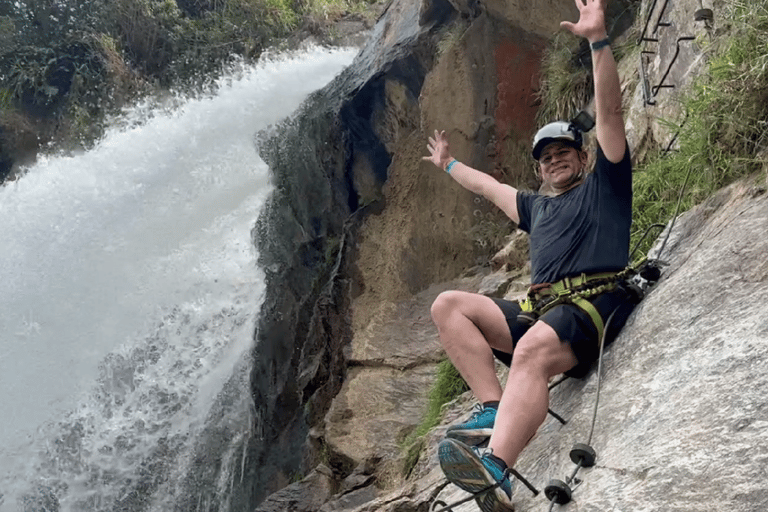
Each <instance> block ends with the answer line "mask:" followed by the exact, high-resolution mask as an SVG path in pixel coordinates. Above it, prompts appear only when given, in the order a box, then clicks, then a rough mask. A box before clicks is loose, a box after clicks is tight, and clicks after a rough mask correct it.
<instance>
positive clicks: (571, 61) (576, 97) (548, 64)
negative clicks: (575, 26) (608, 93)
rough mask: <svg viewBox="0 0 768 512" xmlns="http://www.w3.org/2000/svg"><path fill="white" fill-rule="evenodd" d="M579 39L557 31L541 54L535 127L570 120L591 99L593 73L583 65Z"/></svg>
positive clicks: (582, 52)
mask: <svg viewBox="0 0 768 512" xmlns="http://www.w3.org/2000/svg"><path fill="white" fill-rule="evenodd" d="M585 48H586V47H585V46H584V45H583V44H582V41H581V39H580V38H577V37H576V36H574V35H573V34H571V33H570V32H568V31H560V32H558V33H557V34H556V35H555V37H554V38H553V39H552V41H551V42H550V44H549V46H548V47H547V49H546V50H545V52H544V58H543V59H542V63H541V89H540V90H539V94H538V96H539V99H540V101H541V105H540V106H539V110H538V111H537V113H536V124H537V126H543V125H545V124H546V123H549V122H551V121H553V120H555V119H571V118H572V117H573V116H574V114H576V112H578V111H579V110H581V109H583V108H584V106H585V105H587V104H588V103H589V100H590V99H591V98H592V88H593V86H592V70H591V68H589V67H588V66H587V65H586V64H587V62H585V58H584V52H585Z"/></svg>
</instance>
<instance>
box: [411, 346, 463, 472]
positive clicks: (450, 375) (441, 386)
mask: <svg viewBox="0 0 768 512" xmlns="http://www.w3.org/2000/svg"><path fill="white" fill-rule="evenodd" d="M466 391H469V386H467V383H466V382H464V379H463V378H462V377H461V375H460V374H459V371H458V370H457V369H456V367H455V366H453V364H452V363H451V361H450V360H448V359H443V360H442V361H441V362H440V364H439V365H438V367H437V377H436V378H435V383H434V384H433V385H432V388H431V389H430V391H429V405H428V407H427V412H426V414H425V415H424V419H423V420H422V421H421V424H420V425H419V426H418V427H416V429H415V430H414V431H413V432H411V434H410V435H408V437H406V438H405V440H404V441H403V442H402V446H403V448H404V450H405V452H406V458H405V463H404V467H403V475H404V476H406V477H407V476H408V475H409V474H410V473H411V471H412V470H413V468H414V467H415V465H416V463H417V462H418V461H419V456H420V454H421V451H422V449H423V448H424V446H425V440H424V436H425V435H426V434H427V433H428V432H429V431H430V430H432V429H433V428H434V427H436V426H437V425H438V424H439V423H440V419H441V418H442V416H443V406H444V405H445V404H447V403H448V402H450V401H451V400H453V399H455V398H456V397H458V396H459V395H461V394H462V393H464V392H466Z"/></svg>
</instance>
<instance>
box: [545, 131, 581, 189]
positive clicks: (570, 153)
mask: <svg viewBox="0 0 768 512" xmlns="http://www.w3.org/2000/svg"><path fill="white" fill-rule="evenodd" d="M585 164H586V155H585V154H584V152H583V151H579V150H577V149H576V148H574V147H571V146H569V145H568V144H566V143H564V142H552V143H550V144H547V145H546V146H544V149H543V150H542V151H541V157H540V158H539V167H540V168H541V178H542V179H543V180H544V181H545V182H546V183H548V184H549V185H551V186H552V188H553V189H555V190H556V191H559V190H567V189H568V188H570V187H572V186H573V185H574V184H575V183H577V182H578V180H579V179H580V174H581V170H582V168H583V167H584V165H585Z"/></svg>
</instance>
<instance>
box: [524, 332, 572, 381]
mask: <svg viewBox="0 0 768 512" xmlns="http://www.w3.org/2000/svg"><path fill="white" fill-rule="evenodd" d="M577 362H578V360H577V359H576V355H575V354H574V353H573V350H571V347H570V345H569V344H568V343H566V342H563V341H561V340H560V338H559V337H558V335H557V333H556V332H555V330H554V329H552V327H550V326H549V325H547V324H545V323H543V322H537V323H536V325H534V326H533V327H532V328H531V329H530V330H529V331H528V332H527V333H526V334H525V336H523V337H522V338H521V339H520V341H519V342H518V343H517V346H516V347H515V352H514V356H513V357H512V365H513V366H517V367H518V368H526V369H531V370H538V371H544V372H546V373H547V374H549V375H557V374H558V373H563V372H565V371H568V370H570V369H571V368H572V367H573V366H575V365H576V363H577Z"/></svg>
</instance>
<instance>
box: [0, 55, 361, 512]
mask: <svg viewBox="0 0 768 512" xmlns="http://www.w3.org/2000/svg"><path fill="white" fill-rule="evenodd" d="M354 53H355V52H354V51H353V50H351V49H343V50H324V49H319V48H312V49H309V50H306V51H303V52H301V53H299V54H292V55H284V56H272V57H270V58H265V59H263V60H262V62H260V63H259V64H258V65H256V66H252V67H246V66H240V67H238V68H237V69H233V70H232V71H231V72H230V73H228V74H227V76H225V77H224V78H222V79H221V80H219V81H218V83H217V87H215V91H216V92H215V93H213V94H210V95H207V96H204V97H195V98H185V97H181V96H173V97H172V99H171V100H170V101H164V102H162V103H161V102H159V101H155V102H154V103H152V104H150V103H146V104H142V105H137V106H135V107H134V108H132V109H130V110H129V111H127V112H126V113H125V115H123V116H120V118H119V119H118V120H116V121H115V122H114V123H113V126H112V127H111V128H110V129H109V130H108V131H107V133H106V135H105V136H104V137H103V138H102V139H101V140H100V141H99V142H98V143H97V144H96V145H95V147H94V148H92V149H90V150H88V151H87V152H84V153H81V154H75V155H61V154H58V155H52V156H46V157H41V158H40V159H39V160H38V162H37V163H36V164H35V165H33V166H31V167H30V168H29V169H26V170H25V173H24V174H23V176H22V177H21V178H19V179H18V180H17V181H15V182H11V183H8V184H7V185H6V186H4V187H0V241H1V242H0V244H1V245H0V283H2V284H1V285H0V287H1V290H2V292H1V293H0V311H1V313H0V411H2V417H3V421H2V422H0V512H16V511H24V512H31V511H43V510H46V511H54V510H60V511H61V512H74V511H78V512H80V511H84V510H88V511H101V510H105V511H106V510H124V511H138V510H151V511H154V510H157V511H160V510H162V511H168V510H174V509H177V510H190V509H189V508H182V507H180V506H179V505H178V502H179V500H180V499H181V498H185V499H188V498H189V492H188V489H187V487H185V486H189V485H190V483H189V482H188V481H187V482H185V475H187V471H186V469H187V468H188V467H189V466H190V465H192V464H195V463H199V460H197V459H199V457H200V454H199V453H197V454H196V453H195V452H194V450H195V446H196V445H201V444H202V445H205V446H209V447H211V446H213V447H218V448H217V449H219V450H220V453H218V454H217V455H218V456H219V458H220V459H221V462H220V464H219V466H217V468H216V470H215V471H214V470H213V469H212V470H211V471H210V472H209V473H210V478H211V480H212V481H210V482H202V483H201V482H198V483H197V484H199V485H205V486H208V487H211V488H214V489H216V490H217V492H215V493H213V494H215V495H216V496H217V498H216V503H212V502H211V500H210V498H206V499H205V500H203V499H202V498H201V499H199V500H198V502H197V503H196V504H195V508H196V509H197V510H227V494H226V489H227V487H228V485H229V484H230V482H228V481H227V474H228V471H227V467H228V466H231V465H235V464H240V463H241V458H242V456H241V454H240V453H238V452H237V449H236V448H234V447H236V446H239V444H238V443H237V442H236V441H237V439H238V437H242V436H248V435H250V432H249V431H248V429H249V428H251V426H252V425H254V424H255V423H257V418H253V417H252V415H253V413H252V411H253V406H252V404H251V401H250V392H249V381H248V370H249V361H248V357H249V353H250V351H249V349H250V348H252V344H253V333H254V328H255V325H256V318H255V316H256V315H257V313H258V311H259V306H260V304H261V301H262V299H263V293H264V284H263V273H262V271H261V270H260V269H259V268H257V266H256V258H257V254H256V250H255V248H254V247H253V245H252V241H251V234H250V231H251V229H252V227H253V224H254V221H255V219H256V217H257V216H258V213H259V211H260V208H261V207H262V205H263V204H264V202H265V200H266V197H267V195H268V194H269V193H270V191H271V184H270V178H269V170H268V168H267V166H266V164H265V163H264V162H263V161H262V160H261V159H260V158H259V157H258V155H257V153H256V148H255V146H254V134H255V133H256V132H257V131H259V130H261V129H264V128H266V127H268V126H269V125H271V124H273V123H276V122H277V121H279V120H280V119H282V118H284V117H286V116H288V115H289V114H290V113H291V112H293V111H294V110H295V109H296V108H297V107H298V106H299V105H300V103H301V101H302V100H303V99H304V98H305V97H306V96H307V95H308V94H309V93H310V92H312V91H313V90H316V89H318V88H320V87H322V86H323V85H325V84H326V83H327V82H329V81H330V80H331V79H332V78H333V76H335V75H336V74H337V73H338V72H340V71H341V70H342V68H343V67H345V66H346V65H348V64H349V63H350V62H351V61H352V58H353V57H354ZM214 419H215V421H218V422H220V425H219V426H217V427H216V428H215V429H213V430H216V431H217V432H218V433H219V435H220V433H221V432H222V431H224V432H227V433H228V437H229V438H228V439H226V440H221V441H220V442H210V440H208V441H205V440H201V438H202V437H203V436H205V435H206V432H207V431H209V430H212V426H211V424H210V422H211V421H214ZM222 425H223V426H222ZM197 484H196V485H197ZM182 495H184V496H182Z"/></svg>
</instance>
